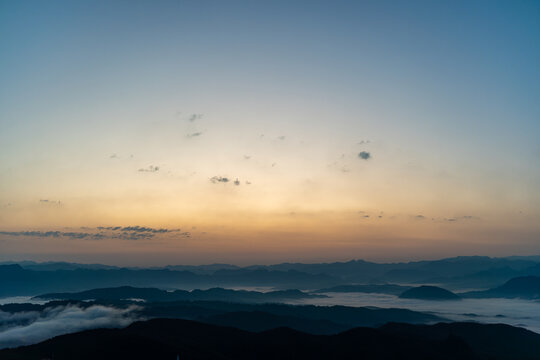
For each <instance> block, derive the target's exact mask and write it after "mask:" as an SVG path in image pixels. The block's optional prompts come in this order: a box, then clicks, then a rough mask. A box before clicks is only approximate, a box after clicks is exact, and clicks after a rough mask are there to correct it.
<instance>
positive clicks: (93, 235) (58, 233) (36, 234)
mask: <svg viewBox="0 0 540 360" xmlns="http://www.w3.org/2000/svg"><path fill="white" fill-rule="evenodd" d="M0 235H7V236H32V237H52V238H59V237H69V238H72V239H90V240H99V239H103V238H104V237H105V236H104V235H103V234H98V233H83V232H63V231H0Z"/></svg>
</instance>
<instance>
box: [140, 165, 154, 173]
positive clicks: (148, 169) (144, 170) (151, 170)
mask: <svg viewBox="0 0 540 360" xmlns="http://www.w3.org/2000/svg"><path fill="white" fill-rule="evenodd" d="M138 171H139V172H158V171H159V166H152V165H150V166H149V167H148V168H145V169H139V170H138Z"/></svg>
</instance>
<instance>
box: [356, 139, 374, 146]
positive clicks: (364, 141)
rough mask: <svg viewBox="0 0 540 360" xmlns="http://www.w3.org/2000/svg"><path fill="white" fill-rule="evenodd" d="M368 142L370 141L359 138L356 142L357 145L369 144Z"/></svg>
mask: <svg viewBox="0 0 540 360" xmlns="http://www.w3.org/2000/svg"><path fill="white" fill-rule="evenodd" d="M369 143H371V141H370V140H360V141H359V142H358V143H357V144H358V145H366V144H369Z"/></svg>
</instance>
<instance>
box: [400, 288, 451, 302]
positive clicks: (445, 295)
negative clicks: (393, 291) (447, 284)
mask: <svg viewBox="0 0 540 360" xmlns="http://www.w3.org/2000/svg"><path fill="white" fill-rule="evenodd" d="M399 297H400V298H403V299H422V300H439V301H441V300H461V298H460V297H459V296H457V295H456V294H454V293H453V292H451V291H448V290H446V289H443V288H440V287H437V286H426V285H422V286H418V287H414V288H411V289H409V290H406V291H404V292H403V293H402V294H401V295H399Z"/></svg>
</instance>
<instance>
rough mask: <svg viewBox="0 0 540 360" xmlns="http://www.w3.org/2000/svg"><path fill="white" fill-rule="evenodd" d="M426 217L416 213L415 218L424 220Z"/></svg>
mask: <svg viewBox="0 0 540 360" xmlns="http://www.w3.org/2000/svg"><path fill="white" fill-rule="evenodd" d="M425 218H426V217H425V216H424V215H416V216H415V219H418V220H424V219H425Z"/></svg>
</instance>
